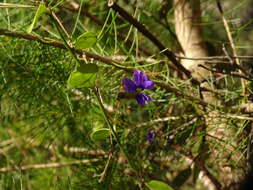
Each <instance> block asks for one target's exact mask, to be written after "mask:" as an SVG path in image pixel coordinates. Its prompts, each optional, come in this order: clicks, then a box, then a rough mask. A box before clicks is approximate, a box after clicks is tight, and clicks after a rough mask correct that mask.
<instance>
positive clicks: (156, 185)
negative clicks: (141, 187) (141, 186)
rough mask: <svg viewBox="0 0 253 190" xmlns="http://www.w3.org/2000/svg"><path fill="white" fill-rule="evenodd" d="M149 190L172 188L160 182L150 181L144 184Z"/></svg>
mask: <svg viewBox="0 0 253 190" xmlns="http://www.w3.org/2000/svg"><path fill="white" fill-rule="evenodd" d="M146 185H147V186H148V188H149V189H150V190H173V188H172V187H170V186H169V185H167V184H166V183H163V182H161V181H156V180H152V181H150V182H148V183H146Z"/></svg>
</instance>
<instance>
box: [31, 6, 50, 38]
mask: <svg viewBox="0 0 253 190" xmlns="http://www.w3.org/2000/svg"><path fill="white" fill-rule="evenodd" d="M46 12H47V9H46V6H45V4H44V3H41V4H40V5H39V7H38V9H37V11H36V14H35V16H34V18H33V21H32V24H31V25H30V26H29V27H28V28H27V32H28V33H31V32H32V30H33V28H34V26H35V24H36V22H37V21H38V20H39V18H40V17H41V16H42V15H43V14H44V13H46Z"/></svg>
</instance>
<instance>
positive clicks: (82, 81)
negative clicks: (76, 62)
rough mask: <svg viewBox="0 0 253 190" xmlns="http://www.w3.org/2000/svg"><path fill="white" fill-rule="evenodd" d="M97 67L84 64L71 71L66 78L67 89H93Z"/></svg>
mask: <svg viewBox="0 0 253 190" xmlns="http://www.w3.org/2000/svg"><path fill="white" fill-rule="evenodd" d="M97 72H98V66H97V65H95V64H84V65H82V66H80V67H79V68H77V70H75V71H73V72H72V73H71V74H70V76H69V78H68V82H67V83H68V87H70V88H84V87H87V88H88V87H93V86H94V83H95V80H96V78H97Z"/></svg>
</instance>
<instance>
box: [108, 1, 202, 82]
mask: <svg viewBox="0 0 253 190" xmlns="http://www.w3.org/2000/svg"><path fill="white" fill-rule="evenodd" d="M109 7H110V8H112V9H113V10H114V11H115V12H117V13H119V15H120V16H122V17H123V18H124V19H125V20H127V21H128V22H129V23H131V24H132V25H133V26H134V27H135V28H137V30H138V31H139V32H141V33H142V34H143V35H144V36H146V37H147V38H148V39H149V40H150V41H151V42H152V43H153V44H154V45H155V46H156V47H157V48H158V49H159V50H160V51H162V52H163V54H164V55H165V56H166V57H167V58H168V59H169V60H170V61H171V62H172V63H173V64H174V65H175V66H176V67H177V69H178V70H179V71H182V72H183V73H184V74H185V75H186V76H187V77H188V78H190V79H192V82H193V83H194V84H199V82H198V81H197V80H196V79H193V77H192V75H191V72H190V71H189V70H187V69H186V68H185V67H184V66H183V65H182V64H181V63H180V62H179V61H178V60H177V59H176V55H175V54H174V53H173V52H172V51H170V50H168V49H167V48H166V47H165V46H164V45H163V44H162V42H160V41H159V40H158V39H157V38H156V37H155V36H154V35H153V34H152V33H151V32H150V31H149V30H148V29H147V28H146V27H145V26H144V25H143V24H141V23H140V22H139V21H137V20H136V19H135V18H134V17H132V16H131V15H130V14H129V13H127V12H126V11H125V10H124V9H123V8H122V7H120V6H119V5H117V4H116V3H113V2H112V3H111V4H110V6H109Z"/></svg>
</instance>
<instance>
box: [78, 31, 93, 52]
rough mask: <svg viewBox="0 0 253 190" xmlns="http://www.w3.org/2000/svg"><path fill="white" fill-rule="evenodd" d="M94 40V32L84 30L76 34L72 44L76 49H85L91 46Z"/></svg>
mask: <svg viewBox="0 0 253 190" xmlns="http://www.w3.org/2000/svg"><path fill="white" fill-rule="evenodd" d="M96 42H97V36H96V34H94V33H92V32H85V33H83V34H82V35H80V36H78V38H77V39H76V41H75V43H74V44H75V48H76V49H86V48H90V47H92V46H93V45H94V44H95V43H96Z"/></svg>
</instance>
